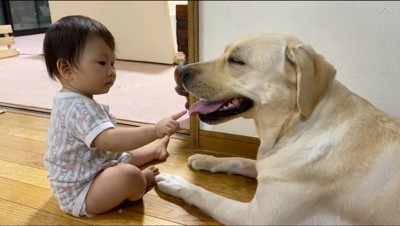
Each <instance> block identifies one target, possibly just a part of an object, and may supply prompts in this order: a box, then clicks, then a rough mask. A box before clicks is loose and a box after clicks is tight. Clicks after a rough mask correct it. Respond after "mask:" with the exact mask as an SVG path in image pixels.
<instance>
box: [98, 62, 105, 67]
mask: <svg viewBox="0 0 400 226" xmlns="http://www.w3.org/2000/svg"><path fill="white" fill-rule="evenodd" d="M98 63H99V64H100V65H102V66H104V65H106V62H105V61H99V62H98Z"/></svg>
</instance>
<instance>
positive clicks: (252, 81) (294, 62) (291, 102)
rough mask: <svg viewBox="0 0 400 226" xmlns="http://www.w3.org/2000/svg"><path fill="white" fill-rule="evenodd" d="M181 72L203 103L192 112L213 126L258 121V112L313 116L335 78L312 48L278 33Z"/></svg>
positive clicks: (243, 41)
mask: <svg viewBox="0 0 400 226" xmlns="http://www.w3.org/2000/svg"><path fill="white" fill-rule="evenodd" d="M177 70H179V75H180V77H181V80H182V83H183V86H184V88H185V89H186V90H187V91H188V92H190V93H192V94H193V95H194V96H196V97H198V98H199V99H200V101H199V102H197V103H195V104H193V105H192V106H191V108H190V110H189V113H190V114H191V115H195V114H199V118H200V120H201V121H203V122H206V123H209V124H217V123H220V122H224V121H227V120H230V119H233V118H236V117H239V116H242V117H245V118H256V117H257V115H260V114H256V112H259V111H262V112H264V113H263V114H261V115H268V114H269V113H274V114H288V113H293V111H298V112H300V113H301V114H302V115H303V116H304V117H309V116H310V115H311V114H312V112H313V110H314V108H315V106H316V105H317V104H318V102H319V101H320V99H321V98H322V97H323V95H324V94H325V92H326V90H327V89H328V87H329V85H330V84H331V83H332V81H333V79H334V76H335V74H336V70H335V69H334V68H333V66H332V65H331V64H329V63H328V62H327V61H325V59H324V57H322V56H321V55H319V54H317V53H316V52H315V51H314V50H313V48H312V47H311V46H309V45H307V44H304V43H302V42H301V41H300V40H298V39H296V38H294V37H291V36H286V35H280V34H253V35H249V36H245V37H242V38H240V39H238V40H237V41H235V42H233V43H230V44H229V45H227V46H226V48H225V51H224V53H223V55H222V56H220V57H219V58H217V59H215V60H212V61H206V62H199V63H194V64H187V65H184V66H180V67H178V68H177Z"/></svg>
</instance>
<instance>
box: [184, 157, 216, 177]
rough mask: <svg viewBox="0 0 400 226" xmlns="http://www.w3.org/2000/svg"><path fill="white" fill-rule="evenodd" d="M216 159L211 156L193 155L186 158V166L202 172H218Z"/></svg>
mask: <svg viewBox="0 0 400 226" xmlns="http://www.w3.org/2000/svg"><path fill="white" fill-rule="evenodd" d="M217 163H218V158H217V157H214V156H211V155H203V154H194V155H192V156H190V157H189V158H188V165H189V166H191V167H192V168H193V169H195V170H204V171H209V172H211V173H216V172H218V171H219V170H218V168H217Z"/></svg>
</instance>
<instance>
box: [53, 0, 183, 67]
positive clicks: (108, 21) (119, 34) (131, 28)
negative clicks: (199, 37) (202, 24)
mask: <svg viewBox="0 0 400 226" xmlns="http://www.w3.org/2000/svg"><path fill="white" fill-rule="evenodd" d="M49 7H50V11H51V20H52V22H55V21H57V20H58V19H60V18H61V17H63V16H67V15H75V14H81V15H85V16H88V17H91V18H94V19H96V20H99V21H100V22H101V23H103V24H104V25H105V26H106V27H107V28H108V29H109V30H110V31H111V33H113V35H114V37H115V41H116V47H117V51H116V54H117V58H118V59H123V60H133V61H145V62H154V63H163V64H173V63H174V61H175V54H176V52H177V45H176V41H175V36H174V30H173V27H174V25H175V16H174V14H173V16H171V14H170V4H169V3H168V2H167V1H49ZM171 20H173V21H171Z"/></svg>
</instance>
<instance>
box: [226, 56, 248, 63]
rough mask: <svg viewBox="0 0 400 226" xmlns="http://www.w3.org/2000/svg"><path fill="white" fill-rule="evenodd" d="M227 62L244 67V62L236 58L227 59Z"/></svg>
mask: <svg viewBox="0 0 400 226" xmlns="http://www.w3.org/2000/svg"><path fill="white" fill-rule="evenodd" d="M228 61H229V63H231V64H237V65H245V64H246V63H245V62H244V61H241V60H239V59H238V58H236V57H229V59H228Z"/></svg>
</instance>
